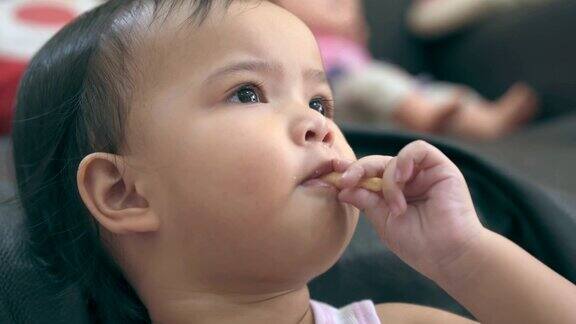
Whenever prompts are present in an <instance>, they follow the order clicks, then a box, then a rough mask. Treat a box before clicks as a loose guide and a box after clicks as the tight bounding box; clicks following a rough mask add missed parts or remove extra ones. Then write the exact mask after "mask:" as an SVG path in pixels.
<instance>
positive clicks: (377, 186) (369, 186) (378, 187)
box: [322, 172, 382, 192]
mask: <svg viewBox="0 0 576 324" xmlns="http://www.w3.org/2000/svg"><path fill="white" fill-rule="evenodd" d="M341 177H342V173H339V172H331V173H328V174H327V175H325V176H323V177H322V180H324V181H326V182H330V183H331V184H333V185H334V186H336V187H337V188H341V186H340V178H341ZM357 187H360V188H364V189H366V190H370V191H374V192H380V191H382V179H380V178H378V177H374V178H367V179H363V180H361V181H360V183H358V185H357Z"/></svg>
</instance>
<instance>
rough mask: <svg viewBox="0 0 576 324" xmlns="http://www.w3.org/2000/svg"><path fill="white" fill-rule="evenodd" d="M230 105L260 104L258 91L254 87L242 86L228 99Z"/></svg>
mask: <svg viewBox="0 0 576 324" xmlns="http://www.w3.org/2000/svg"><path fill="white" fill-rule="evenodd" d="M229 101H230V102H232V103H243V104H245V103H256V102H261V98H260V91H259V90H258V88H257V87H256V86H254V85H243V86H242V87H240V88H239V89H238V90H236V91H235V92H234V94H233V95H232V96H231V97H230V99H229Z"/></svg>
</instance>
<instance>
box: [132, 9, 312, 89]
mask: <svg viewBox="0 0 576 324" xmlns="http://www.w3.org/2000/svg"><path fill="white" fill-rule="evenodd" d="M146 38H147V41H146V42H144V44H143V46H142V48H141V49H140V50H139V51H138V52H139V56H140V57H141V59H142V62H141V65H142V67H143V68H146V69H147V73H146V74H148V75H149V77H151V78H153V79H154V80H156V81H160V80H162V77H163V76H164V77H166V78H168V79H169V80H174V77H175V74H176V75H177V74H178V73H186V72H190V70H191V69H192V70H193V72H194V73H192V74H193V75H194V76H201V75H202V74H203V73H206V70H209V69H213V68H216V67H218V66H220V65H221V64H222V62H224V61H227V60H231V59H232V58H233V57H236V58H249V57H252V58H254V57H257V58H259V59H261V60H264V61H266V60H272V59H273V60H275V61H276V62H280V64H297V63H298V62H296V61H309V62H305V64H307V65H309V66H311V65H314V66H316V67H320V68H321V67H322V63H321V58H320V54H319V51H318V47H317V45H316V42H315V39H314V36H313V35H312V33H311V32H310V30H309V29H308V28H307V27H306V25H304V23H302V22H301V21H300V20H299V19H298V18H296V17H295V16H293V15H292V14H291V13H289V12H287V11H285V10H284V9H282V8H280V7H277V6H276V5H274V4H271V3H269V2H267V1H233V2H232V3H231V5H230V6H229V7H227V8H223V7H215V8H213V9H212V10H211V11H210V13H209V14H208V15H207V16H206V17H205V19H204V20H203V21H202V22H201V23H197V22H196V23H190V21H188V20H186V14H184V13H180V14H177V16H174V17H173V18H171V19H169V20H167V21H165V22H164V23H163V24H162V25H155V26H154V28H153V32H152V33H151V34H149V35H147V36H146Z"/></svg>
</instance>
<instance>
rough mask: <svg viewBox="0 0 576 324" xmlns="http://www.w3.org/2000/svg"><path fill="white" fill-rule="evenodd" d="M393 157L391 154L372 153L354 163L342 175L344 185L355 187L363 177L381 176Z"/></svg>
mask: <svg viewBox="0 0 576 324" xmlns="http://www.w3.org/2000/svg"><path fill="white" fill-rule="evenodd" d="M391 159H392V157H391V156H382V155H370V156H366V157H363V158H361V159H360V160H358V161H356V162H354V163H352V164H351V165H350V166H349V167H348V170H346V172H344V174H343V175H342V179H341V182H340V183H341V185H342V187H343V188H351V187H354V186H355V185H356V184H357V183H358V181H360V179H362V178H370V177H381V176H382V174H383V173H384V169H385V168H386V164H388V162H389V161H390V160H391Z"/></svg>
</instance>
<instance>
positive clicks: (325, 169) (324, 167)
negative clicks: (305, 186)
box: [301, 160, 334, 183]
mask: <svg viewBox="0 0 576 324" xmlns="http://www.w3.org/2000/svg"><path fill="white" fill-rule="evenodd" d="M331 172H334V165H333V160H328V161H323V162H320V163H319V164H318V165H317V166H316V167H315V168H314V169H312V171H311V172H310V174H309V175H308V176H307V177H306V178H305V179H304V180H303V181H302V182H301V183H304V182H307V181H310V180H312V179H318V178H320V177H322V176H324V175H326V174H328V173H331Z"/></svg>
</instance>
